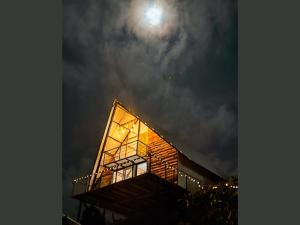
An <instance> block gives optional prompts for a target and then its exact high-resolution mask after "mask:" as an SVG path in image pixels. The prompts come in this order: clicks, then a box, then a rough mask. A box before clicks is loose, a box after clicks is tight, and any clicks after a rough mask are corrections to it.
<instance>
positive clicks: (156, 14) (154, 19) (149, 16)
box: [145, 5, 163, 26]
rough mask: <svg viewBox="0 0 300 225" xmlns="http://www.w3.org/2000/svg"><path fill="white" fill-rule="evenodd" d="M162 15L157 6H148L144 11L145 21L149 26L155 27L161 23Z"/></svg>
mask: <svg viewBox="0 0 300 225" xmlns="http://www.w3.org/2000/svg"><path fill="white" fill-rule="evenodd" d="M162 13H163V11H162V9H161V8H160V7H159V6H157V5H153V6H150V7H149V8H147V9H146V11H145V20H146V22H147V23H148V24H149V25H151V26H157V25H159V24H160V23H161V19H162Z"/></svg>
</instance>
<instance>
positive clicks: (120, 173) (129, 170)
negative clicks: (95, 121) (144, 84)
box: [91, 103, 177, 187]
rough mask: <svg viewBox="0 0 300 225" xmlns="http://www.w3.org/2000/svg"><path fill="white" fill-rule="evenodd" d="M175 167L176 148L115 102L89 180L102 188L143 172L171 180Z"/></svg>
mask: <svg viewBox="0 0 300 225" xmlns="http://www.w3.org/2000/svg"><path fill="white" fill-rule="evenodd" d="M150 155H151V156H150ZM159 158H160V159H163V158H166V160H168V163H167V164H166V161H164V162H162V161H161V160H159ZM166 165H168V166H166ZM176 168H177V151H176V149H175V148H174V147H173V146H171V145H170V144H169V143H168V142H166V141H165V140H164V139H163V138H162V137H161V136H160V135H159V134H157V133H156V132H155V131H154V130H153V129H152V128H149V126H148V125H147V124H146V123H144V122H143V121H141V120H140V119H139V118H138V117H137V116H135V115H133V114H132V113H130V112H129V111H128V110H127V109H125V108H124V107H123V106H122V105H120V104H118V103H116V104H114V106H113V109H112V111H111V114H110V118H109V120H108V124H107V127H106V131H105V134H104V137H103V139H102V143H101V147H100V149H99V153H98V157H97V160H96V163H95V166H94V173H97V175H96V176H94V177H93V178H92V179H91V183H94V184H95V183H97V185H98V186H99V181H100V187H102V186H106V185H109V184H112V183H116V182H119V181H122V180H126V179H130V178H132V177H135V176H139V175H142V174H144V173H146V172H151V173H153V174H155V175H157V176H160V177H163V178H165V179H170V180H173V179H174V177H177V169H176ZM91 186H93V184H92V185H91Z"/></svg>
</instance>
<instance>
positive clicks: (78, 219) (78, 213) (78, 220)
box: [77, 201, 82, 222]
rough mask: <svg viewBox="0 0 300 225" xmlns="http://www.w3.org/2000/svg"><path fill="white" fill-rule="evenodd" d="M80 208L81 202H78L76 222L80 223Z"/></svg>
mask: <svg viewBox="0 0 300 225" xmlns="http://www.w3.org/2000/svg"><path fill="white" fill-rule="evenodd" d="M81 208H82V202H81V201H80V202H79V208H78V212H77V222H80V216H81Z"/></svg>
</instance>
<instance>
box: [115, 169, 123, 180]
mask: <svg viewBox="0 0 300 225" xmlns="http://www.w3.org/2000/svg"><path fill="white" fill-rule="evenodd" d="M116 173H117V178H116V182H119V181H122V180H123V177H124V176H123V173H124V171H123V170H119V171H117V172H116Z"/></svg>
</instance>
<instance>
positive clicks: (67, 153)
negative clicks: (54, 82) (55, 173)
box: [62, 0, 238, 215]
mask: <svg viewBox="0 0 300 225" xmlns="http://www.w3.org/2000/svg"><path fill="white" fill-rule="evenodd" d="M153 2H155V1H143V0H127V1H121V0H103V1H101V0H85V1H81V0H73V1H71V0H64V1H63V7H64V11H63V18H64V21H63V26H64V27H63V65H64V69H63V74H64V76H63V155H62V156H63V205H64V206H63V210H64V212H65V213H66V214H71V215H72V214H73V215H74V212H75V211H74V209H75V207H77V204H78V202H77V201H75V200H72V199H71V198H70V196H71V190H72V179H74V178H76V177H80V176H84V175H87V174H89V173H90V172H91V170H92V168H93V164H94V160H95V157H96V154H97V151H98V148H99V145H100V141H101V139H102V135H103V132H104V129H105V125H106V120H107V118H108V114H109V111H110V109H111V106H112V102H113V100H114V99H115V98H117V99H119V100H120V101H121V102H122V103H123V104H124V105H125V106H127V107H128V108H129V109H131V110H132V111H133V112H135V113H136V114H138V115H139V116H140V117H141V118H142V119H143V120H144V121H146V122H147V123H149V124H151V125H152V126H153V127H154V128H157V129H158V130H162V131H163V132H164V133H166V134H167V136H168V137H170V139H171V141H172V142H173V143H174V144H175V145H177V147H180V150H182V151H183V152H184V153H186V155H187V156H188V157H190V158H191V159H193V160H194V161H196V162H198V163H200V164H201V165H203V166H205V167H207V168H208V169H210V170H212V171H214V172H215V173H217V174H219V175H221V176H224V177H225V178H226V177H228V176H231V175H237V166H238V165H237V122H238V121H237V83H238V80H237V3H236V1H234V0H175V1H172V0H161V1H157V3H158V4H161V6H162V7H161V8H162V18H161V21H160V24H159V25H158V26H156V27H153V26H151V24H147V21H145V18H143V15H144V13H143V10H144V9H145V7H144V6H145V5H147V4H153Z"/></svg>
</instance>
